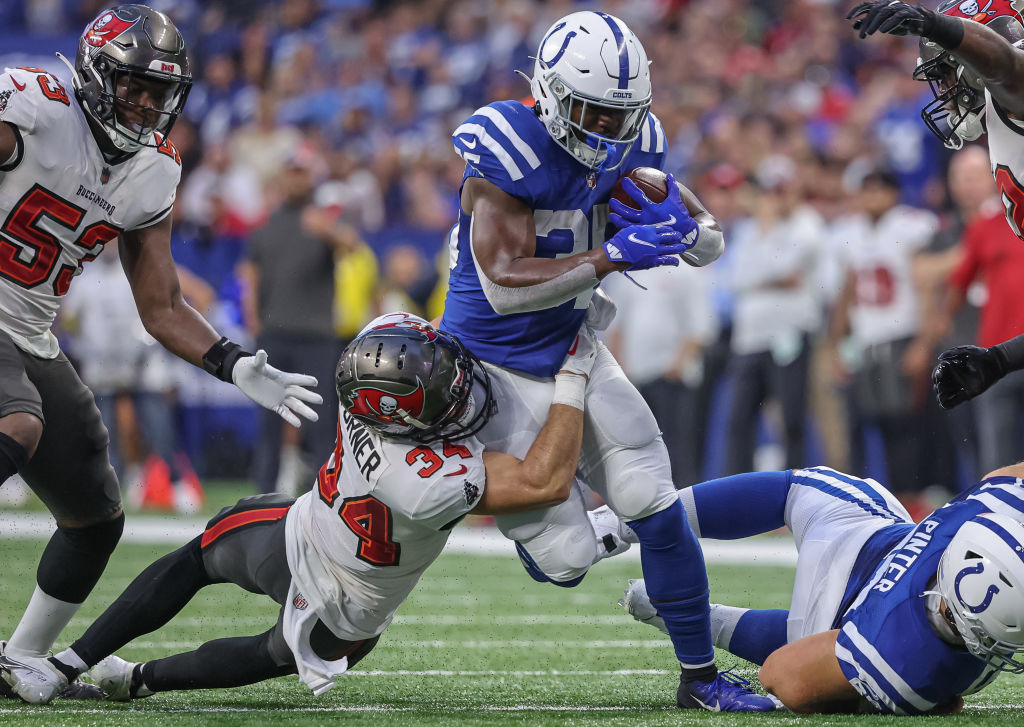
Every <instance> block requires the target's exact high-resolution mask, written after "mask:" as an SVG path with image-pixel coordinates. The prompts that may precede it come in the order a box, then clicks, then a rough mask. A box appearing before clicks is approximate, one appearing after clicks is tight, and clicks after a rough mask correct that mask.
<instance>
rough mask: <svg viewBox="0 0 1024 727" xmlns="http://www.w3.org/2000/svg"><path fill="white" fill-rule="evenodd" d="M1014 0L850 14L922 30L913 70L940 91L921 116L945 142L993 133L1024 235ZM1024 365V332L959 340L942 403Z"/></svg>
mask: <svg viewBox="0 0 1024 727" xmlns="http://www.w3.org/2000/svg"><path fill="white" fill-rule="evenodd" d="M1018 10H1019V6H1018V4H1017V3H1016V2H1013V1H1012V0H991V1H990V2H988V3H986V4H984V5H981V4H979V3H977V2H964V1H963V0H945V2H943V3H941V4H940V5H939V7H938V9H937V10H935V11H932V10H929V9H927V8H923V7H920V6H913V5H907V4H906V3H903V2H898V1H897V2H890V0H873V2H865V3H861V4H860V5H858V6H857V7H856V8H854V9H853V11H852V12H851V13H850V15H849V16H848V17H850V18H856V20H855V22H854V27H855V28H856V29H857V30H859V31H860V37H861V38H863V37H865V36H867V35H871V34H873V33H875V32H880V33H890V34H893V35H914V36H919V37H920V49H921V51H920V52H921V63H920V65H918V67H917V68H916V69H915V70H914V77H915V78H918V79H920V80H923V81H928V82H929V83H930V84H931V85H932V90H933V92H934V94H935V99H934V100H933V101H931V102H930V103H929V104H928V105H926V106H925V107H924V109H922V111H921V116H922V117H923V118H924V120H925V123H927V125H928V128H929V129H931V130H932V131H933V132H934V133H935V134H936V135H937V136H938V137H939V138H940V139H942V140H943V142H945V144H946V146H948V147H950V148H951V149H959V148H961V147H962V146H963V143H964V142H965V141H973V140H975V139H978V138H979V137H980V136H981V135H982V134H985V133H987V134H988V153H989V158H990V160H991V163H992V174H993V175H994V176H995V180H996V184H997V185H998V187H999V191H1000V194H1001V195H1002V197H1003V200H1004V204H1005V206H1006V219H1007V222H1008V223H1009V224H1010V227H1011V228H1012V229H1013V231H1014V232H1015V233H1017V235H1018V236H1019V237H1024V184H1022V182H1024V24H1022V19H1021V16H1020V13H1019V11H1018ZM1022 368H1024V336H1018V337H1017V338H1013V339H1010V340H1009V341H1005V342H1003V343H1001V344H999V345H996V346H992V347H990V348H981V347H979V346H956V347H954V348H951V349H949V350H948V351H944V352H943V353H942V354H941V355H940V356H939V364H938V365H937V366H936V367H935V370H934V372H933V373H932V381H933V383H934V385H935V393H936V395H937V396H938V400H939V404H941V405H942V406H943V408H946V409H949V408H952V407H954V406H956V405H958V404H960V403H962V402H965V401H967V400H968V399H972V398H974V397H975V396H978V395H979V394H981V393H982V392H983V391H985V390H986V389H988V388H989V387H990V386H991V385H992V384H994V383H995V382H996V381H998V380H999V379H1001V378H1002V377H1003V376H1005V375H1006V374H1008V373H1010V372H1012V371H1018V370H1020V369H1022Z"/></svg>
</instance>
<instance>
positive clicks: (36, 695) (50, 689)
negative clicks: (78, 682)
mask: <svg viewBox="0 0 1024 727" xmlns="http://www.w3.org/2000/svg"><path fill="white" fill-rule="evenodd" d="M0 677H2V678H3V680H4V681H5V682H6V683H7V685H8V686H9V687H10V688H11V691H12V692H14V694H15V695H17V696H18V697H19V698H20V699H22V700H23V701H25V702H28V703H29V704H46V703H48V702H50V701H52V700H53V699H54V698H56V697H59V696H60V695H61V694H62V693H63V692H64V690H65V689H67V686H68V678H67V677H66V676H64V675H63V674H61V673H60V671H59V670H58V669H57V667H55V666H54V665H53V664H51V663H50V662H49V660H48V659H47V658H46V657H45V656H33V655H28V654H21V653H11V649H9V648H8V646H7V642H0Z"/></svg>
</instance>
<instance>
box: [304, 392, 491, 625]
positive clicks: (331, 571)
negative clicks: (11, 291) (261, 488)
mask: <svg viewBox="0 0 1024 727" xmlns="http://www.w3.org/2000/svg"><path fill="white" fill-rule="evenodd" d="M483 449H484V448H483V445H482V444H481V443H480V441H479V440H478V439H476V438H474V437H471V438H468V439H461V440H459V441H458V442H437V443H434V444H430V445H418V444H416V443H415V442H411V441H409V440H401V439H389V438H386V437H381V436H380V435H379V434H377V433H376V432H374V431H372V430H371V429H369V428H368V427H366V426H364V425H363V424H362V423H361V422H360V421H359V420H358V419H356V418H354V417H352V416H350V415H349V414H348V413H347V412H345V411H343V410H342V411H341V413H340V418H339V425H338V444H337V446H336V449H335V451H334V454H332V455H331V458H330V459H329V460H328V462H327V464H325V465H324V466H323V468H322V469H321V470H320V473H319V475H318V476H317V483H316V486H315V487H314V489H313V490H312V491H311V492H308V493H306V494H305V495H303V496H302V497H300V498H299V499H298V500H297V501H296V502H295V504H294V505H293V506H292V507H291V509H290V510H289V511H288V519H287V521H286V531H287V539H288V566H289V568H290V570H291V573H292V582H293V586H294V587H295V588H296V589H297V590H298V591H299V593H301V595H302V597H303V598H304V599H305V601H307V602H308V603H309V604H310V606H312V607H313V608H314V609H315V610H316V612H317V615H318V616H319V617H320V619H321V620H322V621H324V622H325V623H326V624H327V625H328V626H329V627H330V629H331V630H332V631H333V632H334V634H335V635H336V636H338V637H339V638H343V639H349V640H358V639H366V638H370V637H372V636H376V635H377V634H379V633H380V632H381V631H383V630H384V629H385V628H386V627H387V626H388V624H390V623H391V619H392V617H393V616H394V614H395V611H396V610H397V609H398V607H399V605H401V603H402V602H403V601H404V600H405V599H406V597H407V596H408V595H409V592H410V591H411V590H412V589H413V586H415V585H416V581H418V580H419V577H420V575H421V574H422V573H423V571H424V570H426V568H427V566H429V565H430V564H431V563H432V562H434V559H435V558H437V556H438V555H439V554H440V553H441V550H442V549H443V548H444V545H445V543H446V542H447V540H448V533H449V532H451V528H452V527H453V526H454V525H455V524H456V523H457V522H459V520H461V519H462V518H463V516H465V515H466V513H468V512H469V511H470V510H472V509H473V507H474V506H475V505H476V504H477V502H479V500H480V496H481V495H482V494H483V490H484V485H485V475H484V463H483Z"/></svg>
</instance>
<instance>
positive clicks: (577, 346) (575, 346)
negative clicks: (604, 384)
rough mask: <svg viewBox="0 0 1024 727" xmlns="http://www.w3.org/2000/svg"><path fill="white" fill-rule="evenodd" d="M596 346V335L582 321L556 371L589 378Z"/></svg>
mask: <svg viewBox="0 0 1024 727" xmlns="http://www.w3.org/2000/svg"><path fill="white" fill-rule="evenodd" d="M597 346H598V344H597V337H596V336H595V335H594V332H593V331H592V330H591V329H590V326H588V325H587V324H586V323H584V324H583V325H582V326H581V327H580V332H579V333H578V334H577V335H576V339H575V340H574V341H573V342H572V346H570V347H569V353H568V354H567V355H566V357H565V361H563V362H562V367H561V368H560V369H559V371H558V373H570V374H578V375H580V376H586V377H587V378H590V372H591V371H592V370H593V369H594V362H595V361H597Z"/></svg>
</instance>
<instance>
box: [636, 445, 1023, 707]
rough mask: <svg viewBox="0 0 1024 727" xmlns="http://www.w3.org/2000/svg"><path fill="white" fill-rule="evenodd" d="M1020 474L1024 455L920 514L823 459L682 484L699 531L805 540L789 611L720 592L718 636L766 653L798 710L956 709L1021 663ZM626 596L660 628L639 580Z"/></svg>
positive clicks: (765, 671)
mask: <svg viewBox="0 0 1024 727" xmlns="http://www.w3.org/2000/svg"><path fill="white" fill-rule="evenodd" d="M1021 477H1024V464H1018V465H1013V466H1011V467H1005V468H1003V469H1001V470H997V471H995V472H993V473H991V474H989V475H988V476H987V477H985V479H983V480H982V481H981V482H980V483H979V484H977V485H976V486H975V487H974V488H972V489H971V490H968V491H967V492H966V493H964V494H962V495H960V496H959V497H957V498H955V499H954V500H953V501H951V502H950V503H949V504H947V505H945V506H943V507H940V508H939V509H938V510H936V511H935V512H933V513H932V514H931V515H929V516H928V517H926V518H925V519H924V520H923V521H922V522H921V523H920V524H918V525H915V524H914V523H913V521H911V519H910V517H909V516H908V515H907V512H906V510H904V509H903V507H902V506H901V505H900V504H899V502H898V501H897V500H896V499H895V498H894V497H893V496H892V495H891V494H890V493H889V492H888V490H886V489H885V488H883V487H882V486H881V485H879V484H878V483H877V482H875V481H874V480H866V479H860V478H858V477H853V476H851V475H845V474H842V473H841V472H836V471H835V470H831V469H828V468H827V467H812V468H809V469H803V470H787V471H785V472H758V473H751V474H744V475H736V476H734V477H726V478H723V479H720V480H712V481H711V482H705V483H702V484H699V485H696V486H694V487H692V488H690V489H689V490H685V491H683V492H681V493H680V499H681V500H682V501H683V504H684V507H685V509H686V515H687V518H688V519H689V522H690V525H691V526H692V527H693V529H694V530H695V531H696V532H697V533H698V534H700V535H703V536H705V537H709V538H718V539H735V538H742V537H747V536H749V535H754V534H757V533H763V532H768V531H771V530H775V529H776V528H779V527H782V526H783V525H787V526H789V528H790V529H791V530H792V531H793V536H794V538H795V539H796V544H797V550H798V552H799V555H798V558H797V567H796V581H795V583H794V586H793V600H792V603H791V605H790V608H789V610H788V611H786V610H761V609H745V608H734V607H731V606H721V605H718V604H714V605H712V617H711V618H712V628H713V632H714V634H715V644H716V646H719V647H721V648H724V649H727V650H728V651H731V652H732V653H734V654H736V655H737V656H740V657H742V658H744V659H747V660H749V661H752V662H754V663H756V664H763V666H762V668H761V672H760V679H761V683H762V684H763V685H764V687H765V688H766V689H768V691H770V692H771V693H773V694H775V695H776V696H777V697H778V698H779V699H780V700H781V701H782V702H783V703H784V704H785V705H786V706H787V707H789V708H790V709H792V710H794V711H797V712H851V711H857V710H862V709H864V708H865V707H866V708H868V709H871V710H873V711H879V712H884V713H887V714H897V715H918V714H944V713H950V712H958V711H959V710H960V708H961V707H962V706H963V699H962V695H964V694H971V693H973V692H976V691H978V690H979V689H981V688H982V687H984V686H986V685H988V684H990V683H991V682H992V680H993V679H994V678H995V677H996V676H997V675H998V674H999V672H1000V671H1009V672H1013V673H1020V672H1024V486H1022V481H1021ZM623 534H624V535H625V536H627V537H628V533H627V532H625V531H624V532H623ZM620 603H621V604H622V605H623V606H625V607H626V609H627V610H629V612H630V613H632V614H633V616H634V617H635V618H637V619H638V620H641V621H645V622H648V623H651V624H652V625H654V626H656V627H659V628H662V627H661V624H660V621H659V619H658V617H657V614H656V613H655V609H654V607H653V606H651V605H650V603H649V600H648V598H647V596H646V594H645V592H644V582H643V581H640V580H637V581H630V585H629V589H628V590H627V591H626V596H625V598H624V599H623V600H622V601H620ZM662 630H664V629H662Z"/></svg>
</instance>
